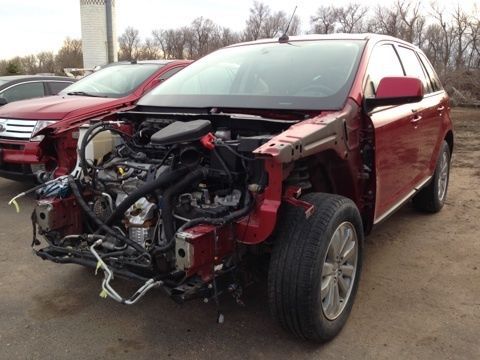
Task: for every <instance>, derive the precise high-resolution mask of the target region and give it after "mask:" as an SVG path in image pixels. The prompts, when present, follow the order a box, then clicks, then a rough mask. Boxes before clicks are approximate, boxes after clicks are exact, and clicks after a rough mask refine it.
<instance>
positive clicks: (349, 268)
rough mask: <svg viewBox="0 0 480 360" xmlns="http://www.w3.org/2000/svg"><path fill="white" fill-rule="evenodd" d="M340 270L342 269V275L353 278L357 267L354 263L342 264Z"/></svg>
mask: <svg viewBox="0 0 480 360" xmlns="http://www.w3.org/2000/svg"><path fill="white" fill-rule="evenodd" d="M340 270H342V275H343V276H346V277H349V278H351V277H352V276H353V271H354V270H355V268H354V267H353V265H342V266H340Z"/></svg>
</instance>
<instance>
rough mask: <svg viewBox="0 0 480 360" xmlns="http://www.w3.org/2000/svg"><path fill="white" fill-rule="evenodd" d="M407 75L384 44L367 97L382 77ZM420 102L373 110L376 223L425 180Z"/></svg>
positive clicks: (372, 65)
mask: <svg viewBox="0 0 480 360" xmlns="http://www.w3.org/2000/svg"><path fill="white" fill-rule="evenodd" d="M387 76H405V73H404V70H403V67H402V65H401V62H400V59H399V57H398V54H397V52H396V50H395V47H394V46H393V44H390V43H380V44H377V45H376V47H375V48H374V49H373V51H372V54H371V56H370V60H369V64H368V68H367V78H366V84H365V96H375V92H376V89H377V87H378V83H379V82H380V79H382V78H384V77H387ZM418 106H419V104H418V103H416V104H405V105H398V106H384V107H378V108H375V109H373V111H371V112H370V113H369V115H370V118H371V121H372V124H373V126H374V128H375V167H376V203H375V222H378V221H380V220H382V219H383V218H384V217H385V216H387V215H388V214H390V213H391V212H392V211H393V210H394V209H396V207H397V206H398V205H400V204H401V203H403V202H404V200H405V199H406V198H408V197H409V196H410V195H411V192H412V190H413V189H414V187H415V186H416V185H417V184H418V183H419V182H420V181H421V178H422V170H423V169H422V168H420V167H419V166H418V164H419V160H418V159H419V156H420V154H419V150H418V145H417V142H416V140H415V136H416V134H415V130H416V129H415V126H414V125H413V124H412V121H413V120H414V119H415V116H417V114H415V112H414V111H413V110H415V109H416V108H418Z"/></svg>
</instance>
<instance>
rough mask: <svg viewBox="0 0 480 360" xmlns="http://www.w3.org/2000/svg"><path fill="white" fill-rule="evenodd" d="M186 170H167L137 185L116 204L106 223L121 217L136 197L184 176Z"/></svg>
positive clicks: (135, 200) (140, 196)
mask: <svg viewBox="0 0 480 360" xmlns="http://www.w3.org/2000/svg"><path fill="white" fill-rule="evenodd" d="M187 172H188V168H180V169H177V170H173V171H167V172H164V173H162V174H160V176H158V177H157V178H156V179H155V180H152V181H150V182H148V183H145V184H144V185H143V186H141V187H139V188H138V189H137V190H135V191H134V192H133V193H131V194H130V195H128V196H127V197H126V198H125V199H124V200H123V201H122V202H121V203H120V205H118V206H117V208H116V209H115V211H114V212H113V213H112V215H110V216H109V217H108V219H107V220H106V221H105V224H106V225H111V224H112V223H113V222H115V221H116V220H117V219H118V218H119V217H123V216H124V215H125V212H126V211H127V210H128V209H129V208H130V206H132V205H133V204H135V203H136V202H137V201H138V199H140V198H142V197H144V196H146V195H148V194H150V193H152V192H154V191H155V190H157V189H162V188H165V187H167V186H168V185H170V184H171V183H173V182H174V181H176V180H178V178H180V177H182V176H184V175H185V174H186V173H187Z"/></svg>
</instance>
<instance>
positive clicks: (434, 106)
mask: <svg viewBox="0 0 480 360" xmlns="http://www.w3.org/2000/svg"><path fill="white" fill-rule="evenodd" d="M397 50H398V54H399V56H400V60H401V61H402V64H403V68H404V69H405V73H406V75H407V76H412V77H417V78H419V79H420V80H421V81H422V83H423V88H424V94H425V95H424V98H423V100H422V101H421V102H419V103H417V104H415V105H416V106H413V107H412V111H413V112H414V114H415V116H414V118H413V119H412V125H413V127H414V129H415V132H414V139H415V143H416V144H417V148H418V156H417V158H416V163H415V164H414V166H416V167H418V169H421V172H422V175H423V177H424V178H426V177H428V176H430V175H431V174H432V172H433V170H432V169H431V167H430V165H431V163H432V159H433V157H434V154H436V151H435V145H436V143H437V139H438V137H439V135H440V132H441V129H442V118H441V116H440V115H441V110H442V107H441V102H442V97H443V95H442V94H441V93H439V92H434V91H433V89H432V84H431V82H430V79H429V77H428V75H427V73H426V72H425V68H424V67H423V66H422V63H421V62H420V60H419V58H418V56H417V52H416V51H414V50H413V49H410V48H407V47H405V46H402V45H399V46H398V47H397ZM434 162H436V159H434Z"/></svg>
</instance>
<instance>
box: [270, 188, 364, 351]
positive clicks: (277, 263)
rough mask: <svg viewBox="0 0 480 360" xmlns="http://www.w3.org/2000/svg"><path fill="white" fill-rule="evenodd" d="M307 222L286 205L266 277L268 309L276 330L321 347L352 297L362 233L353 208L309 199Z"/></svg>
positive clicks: (326, 198)
mask: <svg viewBox="0 0 480 360" xmlns="http://www.w3.org/2000/svg"><path fill="white" fill-rule="evenodd" d="M302 200H304V201H307V202H309V203H311V204H313V205H314V206H315V211H314V213H313V214H312V215H311V216H310V218H308V219H307V218H306V217H305V213H304V211H303V210H302V209H301V208H298V207H293V206H290V205H286V208H284V209H283V211H284V212H283V214H282V220H283V219H284V221H283V222H282V223H280V225H279V226H278V229H277V238H276V242H275V244H274V249H273V252H272V257H271V261H270V268H269V275H268V295H269V304H270V309H271V312H272V314H273V316H274V317H275V318H276V319H277V320H278V321H279V322H280V324H281V325H282V326H283V327H284V328H286V329H287V330H289V331H291V332H292V333H293V334H294V335H296V336H297V337H299V338H302V339H307V340H311V341H316V342H325V341H329V340H331V339H332V338H334V337H335V336H336V335H337V334H338V333H339V332H340V330H341V329H342V328H343V326H344V325H345V323H346V321H347V318H348V316H349V314H350V311H351V309H352V305H353V301H354V298H355V295H356V292H357V288H358V283H359V278H360V272H361V267H362V253H363V227H362V220H361V217H360V214H359V211H358V209H357V207H356V206H355V204H354V203H353V202H352V201H351V200H349V199H347V198H344V197H341V196H337V195H331V194H323V193H312V194H308V195H305V196H303V197H302Z"/></svg>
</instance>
